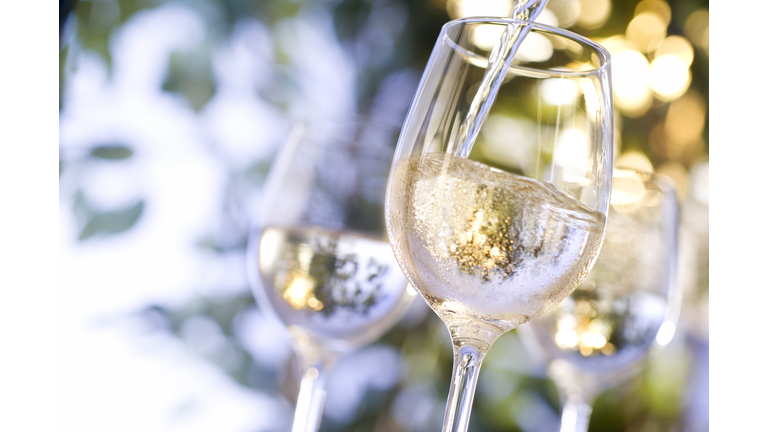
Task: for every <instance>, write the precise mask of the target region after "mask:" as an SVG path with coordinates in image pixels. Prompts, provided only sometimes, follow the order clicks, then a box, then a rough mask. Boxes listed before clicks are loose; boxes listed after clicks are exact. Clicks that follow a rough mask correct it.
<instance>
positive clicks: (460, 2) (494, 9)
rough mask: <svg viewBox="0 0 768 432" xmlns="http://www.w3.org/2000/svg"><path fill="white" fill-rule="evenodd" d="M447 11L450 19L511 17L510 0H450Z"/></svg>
mask: <svg viewBox="0 0 768 432" xmlns="http://www.w3.org/2000/svg"><path fill="white" fill-rule="evenodd" d="M447 9H448V14H449V15H450V16H451V18H465V17H471V16H498V17H508V16H510V15H512V0H450V1H449V2H448V6H447Z"/></svg>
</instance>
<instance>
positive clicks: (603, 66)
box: [443, 16, 611, 77]
mask: <svg viewBox="0 0 768 432" xmlns="http://www.w3.org/2000/svg"><path fill="white" fill-rule="evenodd" d="M467 23H495V24H503V23H507V24H523V25H526V26H529V27H533V28H536V29H538V30H544V31H547V32H551V33H555V34H557V35H559V36H563V37H565V38H569V39H573V40H575V41H576V42H578V43H581V44H583V45H586V46H588V47H590V48H592V49H594V50H595V51H597V52H598V53H600V54H601V55H602V56H603V57H604V58H605V61H604V62H603V63H602V64H601V65H600V67H597V68H592V69H587V70H582V71H571V70H561V69H539V68H535V67H529V66H521V65H516V64H510V65H509V69H513V70H522V71H527V72H534V73H536V74H543V75H546V76H552V75H557V76H560V77H565V76H568V77H587V76H592V75H595V74H601V73H604V72H605V70H606V69H608V67H609V65H610V64H611V54H610V53H609V52H608V50H607V49H606V48H605V47H603V46H602V45H600V44H598V43H597V42H595V41H593V40H591V39H588V38H586V37H584V36H582V35H580V34H578V33H574V32H572V31H570V30H566V29H562V28H559V27H554V26H550V25H547V24H542V23H538V22H530V21H525V20H520V19H516V18H504V17H482V16H478V17H466V18H457V19H454V20H451V21H448V22H447V23H445V24H444V25H443V32H445V30H446V29H447V28H449V27H453V26H456V25H459V24H467ZM447 39H448V41H449V42H450V43H451V45H453V47H454V48H455V49H457V50H459V51H461V52H462V53H463V54H466V55H468V56H470V57H473V58H475V59H477V60H480V61H483V62H485V63H487V62H488V59H487V58H486V57H484V56H482V55H479V54H477V53H474V52H471V51H469V50H467V49H466V48H463V47H461V46H459V45H458V44H456V43H455V42H454V41H453V40H451V38H447Z"/></svg>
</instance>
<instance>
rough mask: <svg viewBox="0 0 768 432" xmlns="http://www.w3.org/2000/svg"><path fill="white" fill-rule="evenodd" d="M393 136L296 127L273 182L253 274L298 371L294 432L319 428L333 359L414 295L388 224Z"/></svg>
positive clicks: (379, 331)
mask: <svg viewBox="0 0 768 432" xmlns="http://www.w3.org/2000/svg"><path fill="white" fill-rule="evenodd" d="M397 132H398V130H397V129H396V128H393V127H390V126H387V125H383V124H379V123H377V122H375V121H373V120H371V119H363V118H348V119H334V120H323V121H314V122H308V123H299V124H298V125H297V126H296V127H295V128H294V129H293V130H292V132H291V135H290V137H289V139H288V142H287V143H286V145H285V146H284V147H283V148H282V149H281V151H280V153H279V155H278V157H277V158H276V160H275V162H274V164H273V166H272V168H271V170H270V174H269V176H268V178H267V181H266V184H265V187H264V190H265V196H264V200H263V206H262V214H261V218H260V220H259V221H258V222H257V223H255V224H254V228H253V230H252V233H251V236H250V240H249V245H248V254H247V256H248V269H249V277H250V281H251V287H252V290H253V293H254V296H255V298H256V300H257V303H258V305H259V307H261V308H262V309H264V310H265V311H267V313H269V314H271V315H272V316H273V317H276V318H277V319H278V320H279V321H280V322H281V323H282V324H283V325H284V326H285V327H286V328H287V329H288V331H289V333H290V334H291V336H292V339H293V345H294V349H295V351H296V352H297V354H298V356H299V360H300V363H301V366H302V370H303V375H304V377H303V378H302V383H301V388H300V391H299V401H298V402H297V409H296V418H295V420H294V429H293V430H294V431H295V432H296V431H314V430H317V427H318V424H319V419H320V415H321V410H322V400H323V395H324V381H325V375H326V373H327V371H328V370H329V369H330V368H331V367H332V366H333V364H334V363H335V361H336V359H337V358H338V357H339V356H340V355H344V354H346V353H349V352H351V351H352V350H354V349H356V348H359V347H361V346H363V345H365V344H368V343H370V342H372V341H374V340H375V339H377V338H379V337H380V336H382V335H383V334H384V332H386V331H387V330H389V329H390V328H391V327H392V326H393V325H394V324H395V323H396V321H397V320H398V319H399V318H400V317H401V316H402V314H403V312H404V311H405V310H406V308H407V307H408V306H409V305H410V302H411V300H412V299H413V298H414V296H415V293H412V292H409V290H408V289H407V280H406V278H405V276H404V275H403V274H402V272H401V271H400V269H399V268H398V266H397V262H396V261H395V258H394V256H393V254H392V249H391V247H390V245H389V243H388V241H387V237H386V229H385V224H384V200H385V189H386V179H387V176H388V174H389V168H390V166H391V161H392V156H393V152H394V144H395V141H396V139H397Z"/></svg>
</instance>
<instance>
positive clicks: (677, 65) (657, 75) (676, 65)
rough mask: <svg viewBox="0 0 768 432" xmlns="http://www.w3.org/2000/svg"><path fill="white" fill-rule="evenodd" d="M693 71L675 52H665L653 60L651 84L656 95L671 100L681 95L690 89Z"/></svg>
mask: <svg viewBox="0 0 768 432" xmlns="http://www.w3.org/2000/svg"><path fill="white" fill-rule="evenodd" d="M690 82H691V73H690V71H689V70H688V65H686V64H685V61H684V60H682V59H681V58H680V57H678V56H676V55H674V54H664V55H662V56H660V57H657V58H655V59H654V60H653V62H651V79H650V84H651V88H652V89H653V91H654V92H655V93H656V95H657V96H658V97H659V98H660V99H662V100H664V101H670V100H674V99H677V98H678V97H680V96H681V95H682V94H683V93H685V91H686V90H687V89H688V85H689V84H690Z"/></svg>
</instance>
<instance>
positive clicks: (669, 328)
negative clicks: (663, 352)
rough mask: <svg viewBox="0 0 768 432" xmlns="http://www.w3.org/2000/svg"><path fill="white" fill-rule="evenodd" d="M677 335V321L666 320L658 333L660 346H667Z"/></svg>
mask: <svg viewBox="0 0 768 432" xmlns="http://www.w3.org/2000/svg"><path fill="white" fill-rule="evenodd" d="M674 335H675V323H674V322H672V321H664V324H662V325H661V328H659V332H658V333H657V334H656V343H657V344H659V345H660V346H666V345H667V344H668V343H669V342H670V341H671V340H672V337H673V336H674Z"/></svg>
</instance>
